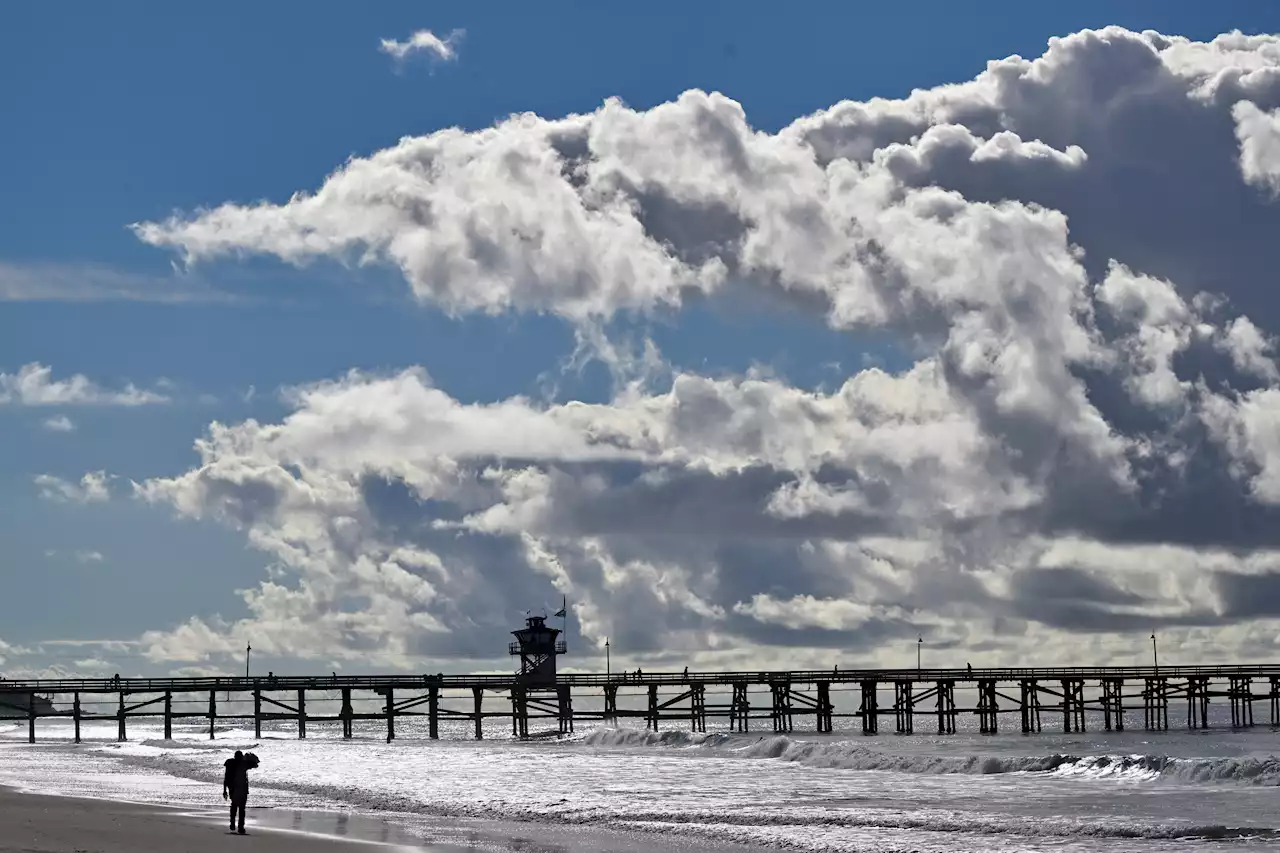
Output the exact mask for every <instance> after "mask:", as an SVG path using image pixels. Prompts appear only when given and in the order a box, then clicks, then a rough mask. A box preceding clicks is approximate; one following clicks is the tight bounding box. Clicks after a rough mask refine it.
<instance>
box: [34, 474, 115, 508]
mask: <svg viewBox="0 0 1280 853" xmlns="http://www.w3.org/2000/svg"><path fill="white" fill-rule="evenodd" d="M107 480H108V475H107V472H106V471H90V472H89V473H87V474H85V475H84V476H83V477H81V478H80V482H78V483H73V482H71V481H69V480H64V479H62V478H61V477H55V476H53V475H52V474H37V475H36V476H35V477H34V478H33V481H34V482H35V484H36V488H38V489H39V490H40V497H42V498H44V499H45V500H49V501H56V502H58V503H79V504H89V503H102V502H104V501H108V500H110V499H111V490H110V488H108V486H107Z"/></svg>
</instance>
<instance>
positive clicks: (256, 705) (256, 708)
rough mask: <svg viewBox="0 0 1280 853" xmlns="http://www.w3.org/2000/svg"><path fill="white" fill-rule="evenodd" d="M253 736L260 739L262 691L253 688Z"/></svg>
mask: <svg viewBox="0 0 1280 853" xmlns="http://www.w3.org/2000/svg"><path fill="white" fill-rule="evenodd" d="M253 736H254V737H255V738H261V737H262V690H261V689H259V688H258V687H256V686H255V687H254V688H253Z"/></svg>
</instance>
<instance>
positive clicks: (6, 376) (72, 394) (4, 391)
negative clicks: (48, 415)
mask: <svg viewBox="0 0 1280 853" xmlns="http://www.w3.org/2000/svg"><path fill="white" fill-rule="evenodd" d="M168 400H169V398H168V397H166V396H165V395H163V394H159V393H156V392H154V391H147V390H144V389H141V388H138V387H137V386H136V385H133V384H132V383H129V384H127V385H125V386H124V387H123V388H121V389H119V390H110V389H107V388H103V387H102V386H100V385H98V384H97V383H95V382H93V381H92V380H90V379H89V378H88V377H87V376H85V375H83V374H80V373H77V374H73V375H72V376H70V377H68V378H66V379H54V378H53V368H51V367H47V366H45V365H43V364H38V363H36V362H32V363H31V364H26V365H23V366H22V367H20V368H18V371H17V372H16V373H2V372H0V405H6V404H8V405H15V406H74V405H99V406H144V405H150V404H155V403H165V402H168Z"/></svg>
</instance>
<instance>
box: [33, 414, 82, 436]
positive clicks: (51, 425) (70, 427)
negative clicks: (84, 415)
mask: <svg viewBox="0 0 1280 853" xmlns="http://www.w3.org/2000/svg"><path fill="white" fill-rule="evenodd" d="M40 425H41V426H43V427H44V428H45V429H47V430H48V431H49V432H75V428H76V425H75V424H74V423H72V421H71V418H69V417H67V416H66V415H54V416H53V417H51V418H45V419H44V420H43V421H41V423H40Z"/></svg>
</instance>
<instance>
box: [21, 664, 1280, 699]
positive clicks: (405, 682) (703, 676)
mask: <svg viewBox="0 0 1280 853" xmlns="http://www.w3.org/2000/svg"><path fill="white" fill-rule="evenodd" d="M1271 675H1276V676H1280V664H1254V665H1247V664H1195V665H1189V666H1160V667H1155V666H1075V667H999V668H978V667H974V668H973V669H969V668H962V669H938V668H922V669H916V668H915V667H911V668H905V669H839V668H832V669H807V670H756V671H741V672H723V671H715V672H640V673H636V672H614V673H608V674H606V673H575V674H563V673H562V674H561V675H559V676H558V677H557V679H556V683H557V684H558V685H563V686H566V687H604V686H606V685H632V686H634V685H650V684H656V685H660V686H675V685H681V684H689V683H693V682H697V683H700V684H715V685H732V684H738V683H741V682H746V683H748V684H771V683H774V682H791V683H796V684H813V683H817V682H818V681H826V682H830V683H833V684H860V683H862V682H864V681H876V682H893V681H904V680H909V681H975V682H976V681H979V680H994V681H1017V680H1020V679H1024V678H1034V679H1040V680H1053V679H1062V678H1081V679H1085V680H1089V681H1092V680H1097V679H1104V678H1125V679H1135V678H1159V677H1165V678H1177V679H1182V678H1188V677H1196V678H1200V677H1208V678H1229V677H1231V676H1252V677H1254V678H1257V677H1260V676H1271ZM521 683H522V680H521V677H520V676H519V675H518V674H514V673H513V674H511V675H506V674H488V675H443V674H430V673H426V674H394V675H337V676H333V675H272V676H266V675H254V676H250V677H244V676H238V675H232V676H200V677H190V678H120V679H115V678H37V679H0V691H7V690H16V691H35V692H37V693H70V692H73V691H80V692H97V691H101V692H115V691H118V690H123V691H125V692H135V693H145V692H152V691H157V690H172V691H187V690H191V691H197V690H218V691H224V690H231V691H235V690H252V689H254V688H255V687H261V688H267V687H270V688H271V689H276V690H290V689H300V688H306V689H312V690H325V689H335V688H343V687H348V688H351V689H366V690H367V689H376V688H380V687H409V688H413V687H423V686H433V685H434V686H436V687H444V688H458V689H463V688H470V687H484V688H494V689H506V688H510V687H512V686H518V685H520V684H521Z"/></svg>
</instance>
